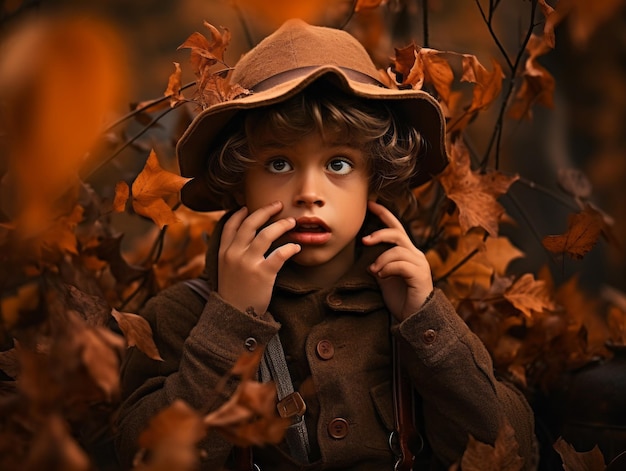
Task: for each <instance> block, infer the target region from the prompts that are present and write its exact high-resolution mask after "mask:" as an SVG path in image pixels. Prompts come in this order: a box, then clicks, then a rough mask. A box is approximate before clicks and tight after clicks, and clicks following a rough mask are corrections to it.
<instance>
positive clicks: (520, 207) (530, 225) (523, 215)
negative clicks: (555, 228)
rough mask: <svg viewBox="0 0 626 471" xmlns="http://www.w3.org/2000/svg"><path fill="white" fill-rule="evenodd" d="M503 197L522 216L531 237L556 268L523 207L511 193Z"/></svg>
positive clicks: (552, 256)
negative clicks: (531, 234) (506, 198)
mask: <svg viewBox="0 0 626 471" xmlns="http://www.w3.org/2000/svg"><path fill="white" fill-rule="evenodd" d="M504 196H506V197H508V198H509V200H510V201H511V202H512V203H513V205H514V206H515V208H516V209H517V211H518V212H519V213H520V215H521V216H522V218H523V219H524V221H526V224H527V225H528V227H529V228H530V231H531V232H532V233H533V236H534V237H535V240H536V241H537V242H538V243H539V245H541V247H542V248H543V250H544V251H545V252H546V253H547V254H548V258H549V259H550V261H551V262H552V263H553V264H554V265H555V266H558V265H557V263H556V260H555V259H554V255H553V254H552V253H551V252H550V251H548V250H547V249H546V248H545V247H544V246H543V244H542V243H541V241H542V240H543V237H541V234H539V231H538V230H537V228H536V227H535V225H534V224H533V222H532V219H531V217H530V215H529V214H528V212H527V211H526V210H525V209H524V207H523V206H522V205H521V204H520V203H519V201H517V198H516V197H515V196H513V194H511V192H508V193H506V194H505V195H504Z"/></svg>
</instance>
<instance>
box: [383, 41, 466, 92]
mask: <svg viewBox="0 0 626 471" xmlns="http://www.w3.org/2000/svg"><path fill="white" fill-rule="evenodd" d="M395 52H396V56H395V58H394V63H393V67H392V70H393V72H395V73H396V74H398V75H399V77H397V79H398V80H401V83H400V85H403V86H407V85H410V86H411V87H412V88H414V89H418V90H420V89H422V88H423V87H424V85H425V84H430V85H432V86H433V87H434V88H435V90H436V91H437V93H438V94H439V96H440V98H441V101H443V103H448V101H449V99H450V93H451V87H452V82H453V80H454V73H453V72H452V67H450V64H449V63H448V61H447V60H446V59H445V58H444V57H443V53H442V52H441V51H437V50H435V49H430V48H426V47H421V48H418V47H417V46H415V44H410V45H408V46H406V47H404V48H400V49H398V48H396V49H395Z"/></svg>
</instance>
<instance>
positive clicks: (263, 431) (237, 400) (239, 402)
mask: <svg viewBox="0 0 626 471" xmlns="http://www.w3.org/2000/svg"><path fill="white" fill-rule="evenodd" d="M262 357H263V349H257V350H255V351H254V352H251V353H249V352H245V353H244V354H242V355H241V356H240V357H239V358H238V359H237V362H236V363H235V365H234V366H233V367H232V369H231V371H230V374H229V376H226V377H224V378H223V379H222V381H221V382H220V383H219V384H218V385H217V386H216V390H217V391H220V390H221V388H222V387H223V386H224V385H225V384H226V381H227V380H228V379H229V378H230V377H232V376H237V377H238V378H239V380H240V382H239V384H238V385H237V389H236V390H235V392H234V393H233V394H232V395H231V397H230V398H229V400H228V401H226V402H225V403H224V404H222V406H221V407H219V408H218V409H217V410H214V411H213V412H211V413H209V414H208V415H206V416H205V417H204V424H205V425H206V426H207V427H210V428H214V429H216V430H217V431H218V432H220V433H221V434H222V435H223V436H224V437H226V439H227V440H229V441H230V442H231V443H234V444H236V445H238V446H249V445H261V444H264V443H278V442H280V441H281V440H282V438H283V437H284V434H285V430H286V428H287V426H289V424H290V423H291V421H290V419H283V418H281V417H279V416H278V414H277V410H276V386H275V385H274V384H273V383H258V382H256V381H254V380H253V378H254V377H255V376H256V374H257V371H258V368H259V363H260V361H261V358H262Z"/></svg>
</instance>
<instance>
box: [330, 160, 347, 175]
mask: <svg viewBox="0 0 626 471" xmlns="http://www.w3.org/2000/svg"><path fill="white" fill-rule="evenodd" d="M326 168H327V169H328V170H329V171H330V172H332V173H335V174H337V175H347V174H348V173H350V172H351V171H352V168H353V166H352V163H351V162H350V161H349V160H346V159H333V160H331V161H330V162H329V163H328V165H327V166H326Z"/></svg>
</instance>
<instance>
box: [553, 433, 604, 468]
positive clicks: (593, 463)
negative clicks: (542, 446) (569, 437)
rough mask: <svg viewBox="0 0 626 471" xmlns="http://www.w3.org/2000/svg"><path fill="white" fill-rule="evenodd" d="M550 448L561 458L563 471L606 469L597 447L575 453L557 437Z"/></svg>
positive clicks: (573, 449) (569, 445) (570, 446)
mask: <svg viewBox="0 0 626 471" xmlns="http://www.w3.org/2000/svg"><path fill="white" fill-rule="evenodd" d="M552 446H553V447H554V449H555V450H556V451H557V452H558V454H559V455H560V456H561V460H562V461H563V469H564V470H565V471H604V470H605V469H606V463H605V462H604V456H602V452H601V451H600V449H599V448H598V446H597V445H596V446H594V447H593V448H592V450H591V451H587V452H577V451H576V449H575V448H574V447H573V446H572V445H571V444H569V443H568V442H566V441H565V440H563V438H562V437H559V439H558V440H557V441H556V442H555V443H554V444H553V445H552Z"/></svg>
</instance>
